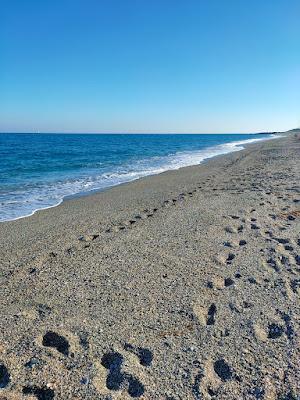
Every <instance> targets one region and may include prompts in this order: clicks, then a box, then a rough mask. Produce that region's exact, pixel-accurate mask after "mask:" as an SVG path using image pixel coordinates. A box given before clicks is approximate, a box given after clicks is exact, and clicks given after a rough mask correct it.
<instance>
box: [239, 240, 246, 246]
mask: <svg viewBox="0 0 300 400" xmlns="http://www.w3.org/2000/svg"><path fill="white" fill-rule="evenodd" d="M246 244H247V242H246V240H240V241H239V246H245V245H246Z"/></svg>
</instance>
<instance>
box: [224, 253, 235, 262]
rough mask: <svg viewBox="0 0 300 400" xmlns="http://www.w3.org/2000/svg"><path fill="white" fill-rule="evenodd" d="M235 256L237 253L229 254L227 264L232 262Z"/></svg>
mask: <svg viewBox="0 0 300 400" xmlns="http://www.w3.org/2000/svg"><path fill="white" fill-rule="evenodd" d="M234 258H235V255H234V254H233V253H229V254H228V257H227V260H226V262H227V264H230V263H231V261H232V260H233V259H234Z"/></svg>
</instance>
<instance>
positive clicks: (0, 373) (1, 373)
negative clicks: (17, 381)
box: [0, 363, 10, 389]
mask: <svg viewBox="0 0 300 400" xmlns="http://www.w3.org/2000/svg"><path fill="white" fill-rule="evenodd" d="M9 382H10V375H9V372H8V369H7V368H6V366H5V365H4V364H2V363H0V389H3V388H5V387H6V386H7V385H8V384H9Z"/></svg>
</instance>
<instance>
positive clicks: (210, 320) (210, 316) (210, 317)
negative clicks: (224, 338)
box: [206, 303, 217, 325]
mask: <svg viewBox="0 0 300 400" xmlns="http://www.w3.org/2000/svg"><path fill="white" fill-rule="evenodd" d="M216 313H217V307H216V305H215V304H214V303H213V304H211V305H210V306H209V309H208V311H207V318H206V325H214V324H215V322H216V319H215V317H216Z"/></svg>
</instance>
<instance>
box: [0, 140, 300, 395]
mask: <svg viewBox="0 0 300 400" xmlns="http://www.w3.org/2000/svg"><path fill="white" fill-rule="evenodd" d="M299 160H300V140H299V139H297V138H296V137H295V136H294V135H289V136H287V137H284V138H280V139H276V140H270V141H266V142H260V143H256V144H251V145H249V146H247V149H245V150H243V151H241V152H237V153H232V154H229V155H226V156H220V157H217V158H215V159H212V160H209V161H208V162H206V163H204V164H202V165H200V166H194V167H187V168H182V169H180V170H178V171H169V172H165V173H163V174H160V175H157V176H152V177H146V178H143V179H140V180H138V181H135V182H132V183H129V184H125V185H121V186H118V187H115V188H113V189H110V190H108V191H106V192H102V193H98V194H95V195H91V196H87V197H81V198H77V199H73V200H69V201H66V202H64V203H63V204H61V205H60V206H58V207H56V208H52V209H48V210H44V211H41V212H37V213H36V214H34V215H33V216H31V217H29V218H24V219H20V220H17V221H12V222H6V223H2V224H0V239H1V249H0V263H1V275H0V276H1V296H0V301H1V304H0V306H1V319H0V334H1V336H0V399H1V400H2V399H21V398H24V399H38V400H44V399H46V400H48V399H106V400H108V399H132V398H139V399H165V400H171V399H172V400H175V399H176V400H179V399H182V400H186V399H187V400H188V399H222V400H223V399H235V400H236V399H267V400H273V399H274V400H284V399H286V400H287V399H289V400H291V399H299V398H300V361H299V360H300V348H299V344H300V340H299V328H300V234H299V231H300V222H299V221H300V162H299Z"/></svg>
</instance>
